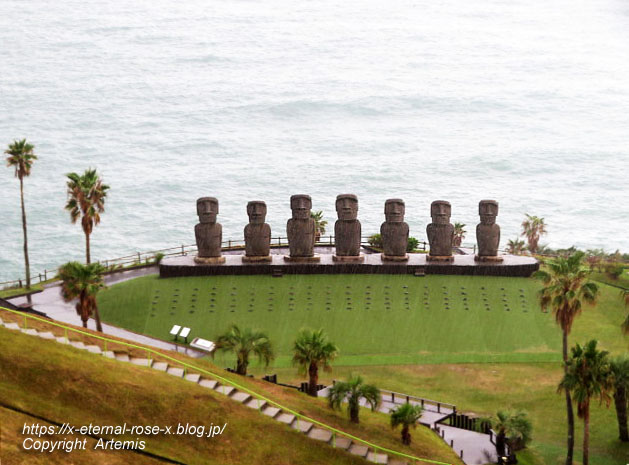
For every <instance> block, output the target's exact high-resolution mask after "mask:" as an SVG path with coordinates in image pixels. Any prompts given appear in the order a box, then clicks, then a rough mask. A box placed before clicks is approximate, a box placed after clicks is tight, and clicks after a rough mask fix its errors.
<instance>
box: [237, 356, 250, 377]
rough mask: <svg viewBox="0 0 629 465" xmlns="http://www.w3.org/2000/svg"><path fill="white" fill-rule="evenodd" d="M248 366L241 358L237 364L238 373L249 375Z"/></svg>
mask: <svg viewBox="0 0 629 465" xmlns="http://www.w3.org/2000/svg"><path fill="white" fill-rule="evenodd" d="M247 365H248V363H247V362H246V361H245V360H240V358H239V359H238V361H237V362H236V373H238V374H239V375H243V376H245V375H246V374H247Z"/></svg>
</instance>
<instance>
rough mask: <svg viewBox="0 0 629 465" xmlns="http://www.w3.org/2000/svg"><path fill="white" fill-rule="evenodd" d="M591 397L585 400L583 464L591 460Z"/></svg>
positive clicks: (586, 464) (585, 464)
mask: <svg viewBox="0 0 629 465" xmlns="http://www.w3.org/2000/svg"><path fill="white" fill-rule="evenodd" d="M589 449H590V399H587V400H586V401H585V413H584V415H583V465H588V463H589V461H590V450H589Z"/></svg>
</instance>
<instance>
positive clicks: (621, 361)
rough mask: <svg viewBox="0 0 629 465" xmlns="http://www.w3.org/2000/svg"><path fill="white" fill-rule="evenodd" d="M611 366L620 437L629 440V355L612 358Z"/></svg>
mask: <svg viewBox="0 0 629 465" xmlns="http://www.w3.org/2000/svg"><path fill="white" fill-rule="evenodd" d="M609 366H610V369H611V372H612V377H613V383H614V406H615V407H616V419H617V420H618V438H619V439H620V440H621V441H622V442H629V429H628V428H627V402H629V397H628V395H627V393H628V392H629V355H627V354H625V355H622V356H618V357H615V358H613V359H611V360H610V362H609Z"/></svg>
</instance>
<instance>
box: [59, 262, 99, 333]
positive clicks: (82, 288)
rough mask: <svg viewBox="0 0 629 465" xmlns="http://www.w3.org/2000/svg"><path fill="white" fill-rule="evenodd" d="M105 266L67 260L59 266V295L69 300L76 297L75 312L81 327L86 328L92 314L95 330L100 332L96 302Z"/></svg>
mask: <svg viewBox="0 0 629 465" xmlns="http://www.w3.org/2000/svg"><path fill="white" fill-rule="evenodd" d="M104 271H105V268H104V267H102V266H101V265H99V264H98V263H91V264H87V265H83V264H82V263H79V262H68V263H66V264H65V265H63V266H62V267H61V268H59V279H60V280H61V295H62V296H63V300H65V301H66V302H70V301H71V300H74V299H76V298H78V299H79V300H78V302H77V304H76V307H75V308H76V312H77V313H78V315H79V316H80V317H81V321H82V322H83V327H84V328H87V320H88V319H89V318H90V316H92V313H93V314H94V317H95V319H96V330H97V331H100V332H102V331H103V328H102V326H101V323H100V314H99V313H98V305H97V303H96V295H97V294H98V291H100V290H101V289H103V288H104V287H105V283H104V282H103V276H102V274H103V273H104Z"/></svg>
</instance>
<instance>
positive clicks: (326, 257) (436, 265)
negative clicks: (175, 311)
mask: <svg viewBox="0 0 629 465" xmlns="http://www.w3.org/2000/svg"><path fill="white" fill-rule="evenodd" d="M224 257H225V263H224V264H222V265H206V264H197V263H195V261H194V257H193V256H184V257H173V258H167V259H164V260H162V262H161V264H160V266H159V275H160V277H161V278H175V277H182V276H218V275H254V274H269V275H275V276H281V275H283V274H412V275H420V276H421V275H424V274H426V275H428V274H441V275H471V276H517V277H529V276H531V274H532V273H534V272H535V271H537V270H538V269H539V263H538V261H537V260H535V259H534V258H532V257H522V256H517V255H503V256H502V257H503V258H504V260H503V261H502V262H478V261H475V260H474V255H455V256H454V260H453V261H452V262H428V261H427V260H426V257H427V256H426V254H409V255H408V261H404V262H388V261H384V262H383V261H382V259H381V256H380V254H375V253H374V254H365V255H364V257H365V259H364V261H363V262H362V263H344V262H338V261H334V259H333V254H332V253H325V254H324V253H322V254H320V255H319V257H320V261H319V262H318V263H293V262H288V261H285V260H284V255H279V254H277V255H271V257H272V261H271V262H269V263H243V261H242V255H224Z"/></svg>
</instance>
